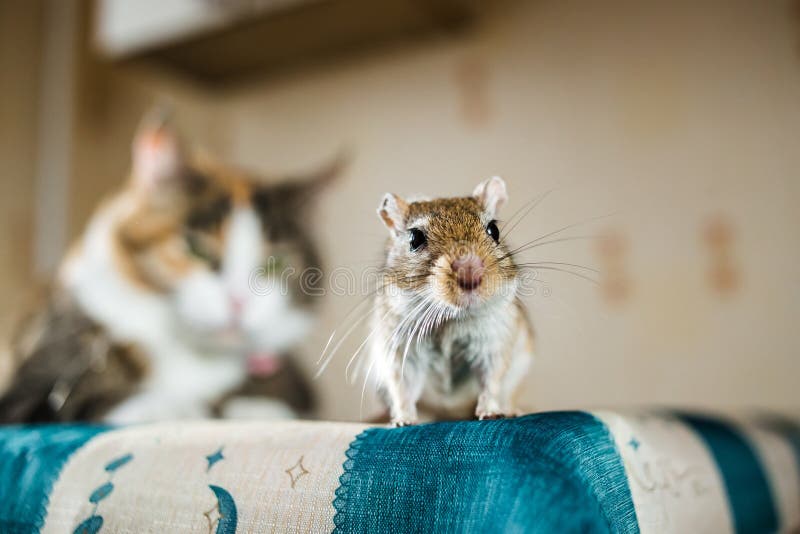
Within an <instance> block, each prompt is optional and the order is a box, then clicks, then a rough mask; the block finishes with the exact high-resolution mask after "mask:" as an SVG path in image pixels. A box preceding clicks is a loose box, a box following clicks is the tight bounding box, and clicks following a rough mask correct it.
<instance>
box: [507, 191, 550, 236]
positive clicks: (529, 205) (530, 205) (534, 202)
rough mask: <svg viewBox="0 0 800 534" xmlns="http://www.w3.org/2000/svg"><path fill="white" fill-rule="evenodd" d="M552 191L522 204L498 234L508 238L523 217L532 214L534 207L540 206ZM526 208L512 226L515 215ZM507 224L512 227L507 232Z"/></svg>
mask: <svg viewBox="0 0 800 534" xmlns="http://www.w3.org/2000/svg"><path fill="white" fill-rule="evenodd" d="M553 191H555V189H550V190H549V191H545V192H544V193H543V194H541V195H539V197H538V198H535V199H533V200H530V201H528V202H527V203H525V204H524V205H523V206H522V207H521V208H520V209H518V210H517V211H515V212H514V215H512V216H511V218H510V219H508V222H507V223H506V224H504V225H503V228H502V230H501V231H500V232H501V235H502V236H503V237H504V238H505V237H507V236H508V235H509V234H510V233H511V232H513V231H514V228H516V227H517V225H518V224H519V223H521V222H522V220H523V219H525V217H527V216H528V215H530V213H531V212H532V211H533V210H534V209H535V208H536V206H538V205H539V204H541V202H542V201H543V200H544V199H545V198H547V197H548V196H549V195H550V193H552V192H553ZM526 207H527V208H528V209H527V210H525V213H523V214H522V216H520V218H519V219H518V220H517V221H516V222H514V223H513V224H512V221H513V220H514V217H516V216H517V214H518V213H519V212H520V211H522V210H523V209H525V208H526ZM509 224H512V226H511V228H509V229H508V230H506V227H507V226H508V225H509Z"/></svg>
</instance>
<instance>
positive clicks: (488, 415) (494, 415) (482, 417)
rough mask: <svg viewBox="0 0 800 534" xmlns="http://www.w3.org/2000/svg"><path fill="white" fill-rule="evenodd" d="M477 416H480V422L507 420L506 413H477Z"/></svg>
mask: <svg viewBox="0 0 800 534" xmlns="http://www.w3.org/2000/svg"><path fill="white" fill-rule="evenodd" d="M475 415H477V416H478V419H479V420H480V421H488V420H494V419H505V418H506V417H507V415H506V414H504V413H495V412H486V413H476V414H475Z"/></svg>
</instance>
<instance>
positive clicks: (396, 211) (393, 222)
mask: <svg viewBox="0 0 800 534" xmlns="http://www.w3.org/2000/svg"><path fill="white" fill-rule="evenodd" d="M406 215H408V203H407V202H406V201H405V200H403V199H402V198H400V197H399V196H397V195H395V194H393V193H386V194H385V195H384V196H383V198H382V199H381V203H380V204H378V216H379V217H380V218H381V220H382V221H383V224H385V225H386V228H388V229H389V231H390V232H391V233H393V234H394V235H400V234H401V233H403V232H404V231H405V229H406Z"/></svg>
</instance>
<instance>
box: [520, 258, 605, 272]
mask: <svg viewBox="0 0 800 534" xmlns="http://www.w3.org/2000/svg"><path fill="white" fill-rule="evenodd" d="M537 265H563V266H565V267H575V268H576V269H584V270H586V271H591V272H593V273H597V274H600V270H599V269H595V268H593V267H587V266H585V265H580V264H577V263H567V262H563V261H533V262H525V263H518V264H517V267H536V266H537Z"/></svg>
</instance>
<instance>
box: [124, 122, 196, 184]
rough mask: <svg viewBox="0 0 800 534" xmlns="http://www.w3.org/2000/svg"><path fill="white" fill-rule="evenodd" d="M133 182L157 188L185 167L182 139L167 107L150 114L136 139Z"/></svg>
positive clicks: (137, 133) (134, 142)
mask: <svg viewBox="0 0 800 534" xmlns="http://www.w3.org/2000/svg"><path fill="white" fill-rule="evenodd" d="M132 148H133V150H132V151H133V154H132V156H133V168H132V171H131V172H132V178H133V183H134V184H136V185H137V186H141V187H143V188H146V189H153V188H156V187H158V186H159V185H160V184H162V183H164V182H167V181H169V180H171V179H173V178H175V177H177V176H179V174H180V170H181V169H182V168H183V164H184V163H183V149H182V147H181V140H180V139H179V137H178V134H177V132H176V131H175V129H174V127H173V126H172V124H171V120H170V113H169V111H168V110H167V109H165V108H163V107H159V108H155V109H153V110H151V111H150V112H149V113H147V114H146V115H145V116H144V118H143V119H142V122H141V124H140V125H139V130H138V131H137V132H136V136H135V137H134V139H133V147H132Z"/></svg>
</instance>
